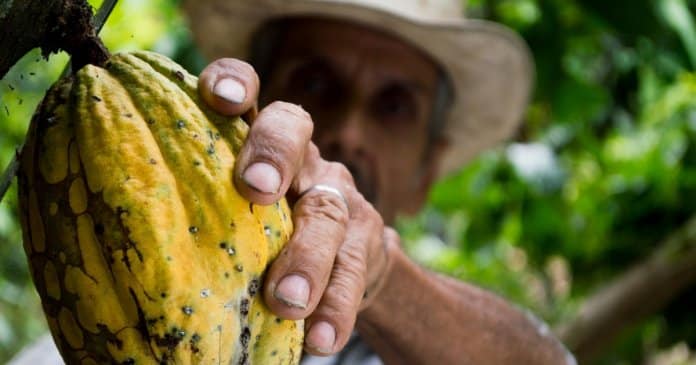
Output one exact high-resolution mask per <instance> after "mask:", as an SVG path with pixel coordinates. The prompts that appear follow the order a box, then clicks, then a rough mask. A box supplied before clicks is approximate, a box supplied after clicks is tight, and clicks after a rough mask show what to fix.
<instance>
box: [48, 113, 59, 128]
mask: <svg viewBox="0 0 696 365" xmlns="http://www.w3.org/2000/svg"><path fill="white" fill-rule="evenodd" d="M56 122H58V118H56V116H55V115H49V116H48V118H46V124H48V125H49V126H52V125H55V124H56Z"/></svg>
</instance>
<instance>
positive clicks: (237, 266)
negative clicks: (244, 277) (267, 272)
mask: <svg viewBox="0 0 696 365" xmlns="http://www.w3.org/2000/svg"><path fill="white" fill-rule="evenodd" d="M234 269H235V270H237V271H238V272H242V271H244V266H242V264H237V265H234Z"/></svg>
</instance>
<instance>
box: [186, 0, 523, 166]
mask: <svg viewBox="0 0 696 365" xmlns="http://www.w3.org/2000/svg"><path fill="white" fill-rule="evenodd" d="M184 7H185V9H186V12H187V14H188V16H189V21H190V24H191V27H192V29H193V31H194V37H195V41H196V42H197V44H198V46H199V47H200V48H201V50H202V52H203V54H204V55H205V56H206V57H208V58H209V59H215V58H221V57H236V58H240V59H247V58H248V56H249V50H250V49H251V47H250V46H251V44H250V42H251V39H252V35H253V34H254V33H255V32H256V31H257V30H258V29H259V27H260V26H262V25H263V24H264V23H266V22H268V21H271V20H274V19H278V18H282V17H295V16H320V17H333V18H338V19H344V20H350V21H353V22H356V23H361V24H365V25H368V26H371V27H377V28H380V29H384V30H385V31H386V32H389V33H392V34H394V35H396V36H397V37H399V38H401V39H403V40H404V41H406V42H409V43H411V44H413V45H414V46H416V47H418V48H419V49H421V50H423V51H424V52H425V53H426V54H428V55H430V56H431V57H432V58H433V59H434V60H435V61H436V62H438V63H439V64H440V65H441V66H442V67H443V68H444V69H445V71H446V72H447V74H448V75H449V76H450V79H451V81H452V85H453V87H454V92H455V95H454V103H453V107H452V109H451V110H450V114H449V115H448V117H447V123H446V125H445V128H444V135H445V137H446V138H447V139H448V142H449V149H448V150H447V152H446V153H445V156H444V158H443V161H442V162H441V166H440V170H439V174H440V175H443V174H446V173H449V172H452V171H454V170H455V169H457V168H460V167H462V165H463V164H464V163H465V162H466V161H468V160H470V159H471V158H472V157H474V156H475V155H476V154H478V153H480V152H481V151H483V150H485V149H487V148H490V147H492V146H494V145H496V144H498V143H500V142H501V141H503V140H505V139H507V138H509V137H510V136H511V135H512V134H513V133H514V132H515V131H516V129H517V127H518V126H519V123H520V122H521V120H522V115H523V113H524V110H525V108H526V106H527V103H528V101H529V97H530V91H531V87H532V78H533V73H534V66H533V62H532V58H531V56H530V52H529V49H528V48H527V46H526V44H525V43H524V41H522V39H521V38H520V37H519V36H518V35H517V34H516V33H514V32H512V31H511V30H508V29H507V28H505V27H502V26H500V25H497V24H495V23H492V22H487V21H484V20H475V19H465V20H462V21H456V22H452V21H447V22H434V21H424V20H419V19H412V18H407V17H404V16H400V15H396V14H393V13H390V12H387V11H384V10H380V9H375V8H368V7H365V6H362V5H356V4H352V3H349V2H344V1H326V0H322V1H316V0H293V1H284V0H256V1H249V0H235V1H220V0H190V1H185V2H184Z"/></svg>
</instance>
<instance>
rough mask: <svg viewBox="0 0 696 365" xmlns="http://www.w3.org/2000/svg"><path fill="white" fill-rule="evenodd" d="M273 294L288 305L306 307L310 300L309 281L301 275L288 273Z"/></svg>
mask: <svg viewBox="0 0 696 365" xmlns="http://www.w3.org/2000/svg"><path fill="white" fill-rule="evenodd" d="M273 296H275V297H276V299H278V300H280V301H281V302H283V303H285V304H286V305H288V306H291V307H296V308H300V309H305V308H307V302H308V301H309V283H308V282H307V280H306V279H305V278H303V277H301V276H299V275H288V276H286V277H284V278H283V280H281V281H280V283H278V286H276V288H275V291H274V292H273Z"/></svg>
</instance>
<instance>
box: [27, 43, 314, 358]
mask: <svg viewBox="0 0 696 365" xmlns="http://www.w3.org/2000/svg"><path fill="white" fill-rule="evenodd" d="M196 88H197V80H196V78H195V77H194V76H192V75H189V74H188V73H187V72H186V71H185V70H183V69H182V68H181V67H180V66H179V65H177V64H176V63H174V62H172V61H171V60H169V59H167V58H166V57H164V56H161V55H157V54H154V53H148V52H131V53H123V54H117V55H113V56H112V57H111V59H110V60H109V61H108V63H107V64H106V65H105V66H104V67H103V68H100V67H96V66H92V65H88V66H85V67H84V68H82V69H81V70H80V71H78V72H77V73H76V74H75V75H73V76H70V77H68V78H65V79H63V80H61V81H59V82H58V83H56V84H55V85H54V86H53V87H52V88H51V89H50V90H49V91H48V93H47V95H46V97H45V99H44V101H43V102H42V104H41V106H40V107H39V110H38V111H37V112H36V114H35V116H34V119H33V120H32V124H31V126H30V132H29V138H28V142H27V145H26V148H25V149H24V152H23V154H22V156H21V171H20V174H19V195H20V206H21V219H22V226H23V232H24V248H25V251H26V254H27V256H28V259H29V263H30V266H31V273H32V277H33V280H34V283H35V285H36V288H37V291H38V292H39V295H40V296H41V300H42V303H43V308H44V311H45V313H46V317H47V320H48V324H49V327H50V329H51V332H52V334H53V338H54V340H55V342H56V344H57V345H58V348H59V350H60V352H61V355H62V356H63V358H64V360H65V361H66V363H67V364H80V365H87V364H234V365H236V364H297V363H298V362H299V359H300V355H301V347H302V341H303V338H302V336H303V328H302V326H303V325H302V322H301V321H290V320H282V319H280V318H278V317H276V316H274V315H273V314H272V313H271V312H270V311H269V309H268V308H267V307H266V306H265V304H264V303H263V301H262V299H261V294H260V293H259V290H260V287H261V284H262V279H263V273H264V271H265V269H266V267H267V266H268V264H269V262H270V261H271V260H273V258H274V257H275V256H276V255H277V254H278V253H279V251H280V250H281V248H282V246H283V244H284V243H285V242H286V241H287V239H288V238H289V235H290V234H291V231H292V223H291V219H290V213H289V210H288V206H287V204H286V202H285V201H281V202H280V203H278V204H275V205H271V206H258V205H252V204H250V203H249V202H248V201H246V200H245V199H243V198H242V197H241V196H240V195H239V194H238V193H237V191H236V190H235V189H234V185H233V183H232V168H233V165H234V161H235V155H236V154H237V152H238V151H239V148H240V147H241V144H242V142H243V140H244V138H245V136H246V132H247V126H246V124H245V123H244V122H243V121H242V120H241V119H239V118H235V119H231V118H225V117H222V116H219V115H216V114H215V113H214V112H213V111H211V110H209V109H208V108H207V107H206V106H205V105H204V103H203V102H202V100H200V99H199V96H198V91H197V89H196Z"/></svg>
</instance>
